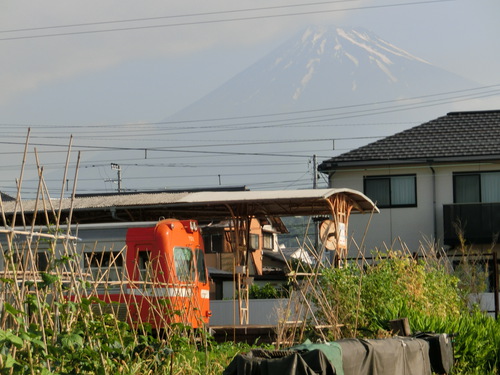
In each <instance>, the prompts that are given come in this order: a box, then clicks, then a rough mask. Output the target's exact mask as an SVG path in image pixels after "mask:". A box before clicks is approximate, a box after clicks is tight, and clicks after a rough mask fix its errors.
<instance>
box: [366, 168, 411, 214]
mask: <svg viewBox="0 0 500 375" xmlns="http://www.w3.org/2000/svg"><path fill="white" fill-rule="evenodd" d="M416 183H417V178H416V175H414V174H413V175H395V176H365V178H364V191H365V194H366V195H367V196H368V197H369V198H370V199H371V200H372V201H374V202H375V203H376V204H377V206H378V207H379V208H387V207H414V206H416V205H417V189H416Z"/></svg>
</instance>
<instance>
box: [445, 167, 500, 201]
mask: <svg viewBox="0 0 500 375" xmlns="http://www.w3.org/2000/svg"><path fill="white" fill-rule="evenodd" d="M492 173H500V170H492V171H469V172H453V176H452V184H453V187H452V188H453V203H454V204H468V203H471V204H474V203H476V204H478V203H496V202H484V199H483V185H482V184H483V179H482V176H483V175H486V174H492ZM460 176H477V177H478V179H479V181H478V183H479V186H478V190H479V191H478V193H479V200H478V201H477V202H457V182H456V181H457V177H460Z"/></svg>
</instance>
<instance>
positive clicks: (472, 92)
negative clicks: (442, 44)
mask: <svg viewBox="0 0 500 375" xmlns="http://www.w3.org/2000/svg"><path fill="white" fill-rule="evenodd" d="M499 94H500V84H494V85H487V86H477V87H472V88H468V89H462V90H453V91H445V92H440V93H434V94H428V95H420V96H413V97H409V98H403V99H393V100H381V101H377V102H366V103H359V104H350V105H342V106H335V107H325V108H311V109H305V110H299V111H288V112H275V113H258V114H253V115H244V116H230V117H210V118H194V119H186V120H176V121H157V122H143V123H140V124H130V123H114V124H99V125H90V124H85V125H69V124H66V125H55V124H20V123H15V124H14V123H0V127H3V128H6V127H13V126H15V127H16V128H19V127H21V126H26V127H36V128H41V127H43V128H44V129H83V130H86V131H88V132H92V133H95V132H96V131H97V130H99V129H111V130H112V131H113V133H114V135H116V129H115V128H116V127H126V126H132V125H134V128H132V129H123V128H121V129H120V133H123V132H125V133H126V132H135V131H137V126H141V125H142V126H155V125H181V124H182V125H183V129H188V130H190V131H191V130H193V129H202V128H204V127H206V126H207V125H209V126H210V129H209V130H213V129H214V128H216V127H220V128H224V129H227V128H228V127H231V126H241V125H259V124H273V126H276V124H277V123H279V122H284V125H286V124H287V122H288V123H289V121H291V120H307V125H308V126H311V120H314V119H325V120H328V119H329V120H339V119H345V118H346V116H350V117H347V118H354V117H358V116H357V114H358V113H368V114H370V113H371V112H370V111H373V112H372V113H373V114H377V111H378V110H381V109H383V110H392V109H399V108H406V107H408V106H416V105H418V106H419V107H418V108H421V107H422V106H425V105H426V104H429V103H431V104H432V105H438V104H447V103H450V102H453V101H454V100H455V99H461V101H464V100H472V99H477V98H483V97H488V96H496V95H499ZM435 103H438V104H435ZM380 105H388V106H386V107H383V108H370V107H375V106H380ZM360 108H361V110H360ZM362 108H365V109H362ZM346 109H347V110H349V109H352V111H346V112H334V113H325V112H330V111H340V110H346ZM410 109H413V108H410ZM308 114H315V115H314V116H301V117H297V115H308ZM290 116H295V117H293V118H290ZM363 116H366V114H363ZM274 117H286V118H284V119H279V118H278V119H273V118H274ZM339 117H340V118H339ZM360 117H361V116H360ZM250 119H261V120H262V121H256V122H238V123H231V124H219V125H217V124H215V125H214V124H211V123H212V122H226V121H237V120H250ZM204 123H207V124H205V125H204ZM209 123H210V124H209ZM302 123H303V122H302ZM187 124H201V125H200V126H191V127H188V126H186V125H187ZM384 124H387V123H384ZM346 125H348V126H366V125H367V124H366V123H360V124H346V123H341V124H331V125H325V126H346ZM373 125H380V124H379V123H373ZM106 131H108V130H106ZM139 131H140V132H141V134H143V132H144V129H142V128H141V129H140V130H139ZM57 132H58V133H60V131H57ZM169 134H171V133H169ZM51 138H53V137H52V136H51Z"/></svg>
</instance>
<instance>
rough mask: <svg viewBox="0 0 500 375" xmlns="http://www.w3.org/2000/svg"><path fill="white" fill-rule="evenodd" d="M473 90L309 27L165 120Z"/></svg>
mask: <svg viewBox="0 0 500 375" xmlns="http://www.w3.org/2000/svg"><path fill="white" fill-rule="evenodd" d="M474 86H477V84H474V83H473V82H470V81H468V80H467V79H464V78H462V77H459V76H457V75H455V74H453V73H450V72H448V71H446V70H444V69H441V68H438V67H436V66H434V65H432V64H431V63H429V62H427V61H425V60H423V59H421V58H419V57H416V56H414V55H412V54H410V53H409V52H406V51H405V50H403V49H401V48H399V47H397V46H395V45H393V44H391V43H390V42H387V41H385V40H383V39H381V38H379V37H378V36H377V35H375V34H374V33H372V32H370V31H368V30H365V29H363V28H344V27H335V26H332V27H309V28H307V29H305V30H303V31H302V32H300V33H299V34H297V35H296V36H294V37H293V38H291V39H290V40H289V41H288V42H286V43H284V44H283V45H281V46H280V47H279V48H277V49H276V50H274V51H272V52H271V53H270V54H268V55H267V56H266V57H264V58H263V59H261V60H260V61H258V62H257V63H255V64H254V65H253V66H251V67H249V68H248V69H246V70H244V71H242V72H241V73H239V74H237V75H236V76H235V77H233V78H232V79H230V80H229V81H227V82H226V83H225V84H223V85H222V86H220V87H219V88H217V89H216V90H214V91H213V92H211V93H210V94H208V95H207V96H205V97H203V98H201V99H200V100H198V101H197V102H195V103H193V104H192V105H190V106H188V107H187V108H185V109H183V110H181V111H180V112H178V113H176V114H175V115H173V116H172V117H171V118H169V120H180V119H183V120H185V119H188V118H193V117H196V118H213V117H233V116H251V115H256V114H272V113H283V112H293V111H308V110H317V109H326V108H335V109H337V110H338V109H341V108H343V107H346V106H359V105H360V104H372V105H377V104H380V103H381V102H385V101H395V100H398V99H409V98H418V99H415V102H418V101H420V100H421V97H425V96H428V95H432V94H436V93H443V92H453V91H455V90H461V89H465V88H470V87H474ZM439 113H440V114H443V113H442V112H439ZM419 118H422V116H419ZM431 118H432V117H431ZM431 118H424V120H425V119H431ZM407 120H413V119H407Z"/></svg>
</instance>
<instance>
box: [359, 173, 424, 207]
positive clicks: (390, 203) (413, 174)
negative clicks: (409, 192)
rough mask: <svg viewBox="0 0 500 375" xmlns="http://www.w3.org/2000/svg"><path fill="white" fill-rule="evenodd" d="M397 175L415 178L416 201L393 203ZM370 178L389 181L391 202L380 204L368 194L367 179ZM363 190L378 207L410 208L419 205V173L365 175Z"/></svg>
mask: <svg viewBox="0 0 500 375" xmlns="http://www.w3.org/2000/svg"><path fill="white" fill-rule="evenodd" d="M397 177H412V178H413V190H414V193H415V194H414V201H415V203H408V204H393V203H392V188H393V184H392V180H393V179H394V178H397ZM370 180H379V181H380V180H388V181H389V192H388V194H389V204H387V205H386V204H379V203H377V202H376V201H375V200H374V199H372V198H371V197H370V195H369V194H367V191H366V190H367V181H370ZM363 192H364V194H365V195H366V196H367V197H368V198H370V199H372V200H373V202H374V203H375V204H376V205H377V207H378V208H409V207H417V206H418V194H417V175H416V174H415V173H408V174H390V175H370V176H363Z"/></svg>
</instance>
